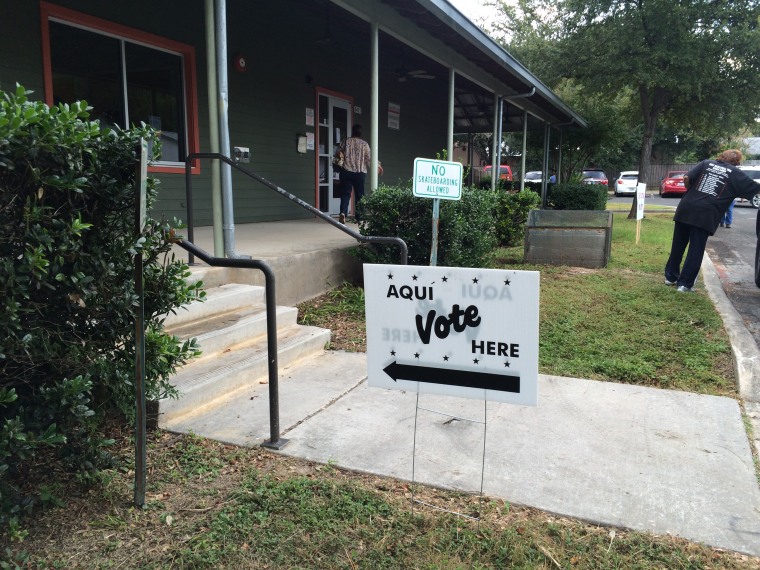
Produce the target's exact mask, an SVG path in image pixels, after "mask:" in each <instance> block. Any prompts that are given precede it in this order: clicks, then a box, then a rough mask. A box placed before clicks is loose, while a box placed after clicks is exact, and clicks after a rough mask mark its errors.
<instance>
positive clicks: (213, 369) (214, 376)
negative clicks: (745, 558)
mask: <svg viewBox="0 0 760 570" xmlns="http://www.w3.org/2000/svg"><path fill="white" fill-rule="evenodd" d="M329 341H330V331H329V330H327V329H321V328H318V327H305V326H300V325H294V326H289V327H285V328H282V329H280V330H278V331H277V360H278V366H279V367H280V368H283V369H284V368H285V367H286V366H288V365H290V364H292V363H294V362H296V361H298V360H299V359H302V358H305V357H307V356H312V355H314V354H317V353H319V352H320V351H322V350H323V349H324V347H325V345H326V344H327V343H328V342H329ZM268 370H269V367H268V358H267V339H266V336H260V337H258V339H257V340H256V341H255V342H254V343H253V344H250V345H242V346H238V347H235V350H227V351H224V352H221V353H218V354H216V355H212V356H210V357H207V358H203V357H201V358H199V359H196V360H194V361H192V362H190V363H189V364H187V365H186V366H183V367H182V368H181V369H180V370H179V371H178V372H177V373H176V374H175V375H174V376H173V377H172V384H173V385H174V386H175V387H176V388H177V390H178V391H179V392H180V398H179V399H178V400H171V399H164V400H161V401H160V402H159V425H161V426H163V425H165V422H168V421H170V420H173V419H174V418H178V417H181V416H183V415H186V414H189V413H195V412H196V411H197V410H198V409H200V408H203V407H204V406H208V405H210V404H211V403H212V402H214V401H215V400H217V399H219V398H222V397H225V396H227V395H228V394H229V393H230V392H233V391H235V390H239V389H241V388H245V387H251V386H255V385H256V384H258V383H260V382H261V381H266V379H267V375H268Z"/></svg>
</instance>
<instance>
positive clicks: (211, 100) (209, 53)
mask: <svg viewBox="0 0 760 570" xmlns="http://www.w3.org/2000/svg"><path fill="white" fill-rule="evenodd" d="M205 16H206V77H207V81H206V87H207V93H208V126H209V129H208V136H209V152H214V153H218V152H219V121H218V118H219V106H218V105H217V99H216V97H217V89H218V87H217V82H216V37H215V35H214V0H206V2H205ZM220 175H221V165H220V163H219V161H218V160H212V161H211V215H212V219H213V224H214V257H224V232H223V224H224V219H223V217H222V185H221V180H220Z"/></svg>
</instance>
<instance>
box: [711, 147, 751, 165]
mask: <svg viewBox="0 0 760 570" xmlns="http://www.w3.org/2000/svg"><path fill="white" fill-rule="evenodd" d="M743 158H744V157H743V156H742V151H740V150H736V149H735V148H729V149H728V150H724V151H723V152H721V153H720V154H719V155H718V156H717V160H720V161H721V162H727V163H728V164H733V165H734V166H738V165H739V164H741V163H742V159H743Z"/></svg>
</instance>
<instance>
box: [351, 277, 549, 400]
mask: <svg viewBox="0 0 760 570" xmlns="http://www.w3.org/2000/svg"><path fill="white" fill-rule="evenodd" d="M364 291H365V307H366V318H367V368H368V375H369V385H370V386H375V387H381V388H390V389H397V390H408V391H411V392H416V391H420V392H425V393H434V394H444V395H451V396H461V397H467V398H476V399H484V398H485V399H488V400H493V401H498V402H508V403H513V404H522V405H529V406H535V405H537V401H538V299H539V273H538V272H536V271H508V270H497V269H478V268H453V267H430V266H413V265H370V264H366V265H365V266H364Z"/></svg>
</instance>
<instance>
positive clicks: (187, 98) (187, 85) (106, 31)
mask: <svg viewBox="0 0 760 570" xmlns="http://www.w3.org/2000/svg"><path fill="white" fill-rule="evenodd" d="M51 20H52V21H55V22H59V23H62V24H66V25H70V26H74V27H77V28H81V29H84V30H87V31H90V32H93V33H96V34H102V35H106V36H110V37H113V38H116V39H118V40H123V41H128V42H131V43H135V44H138V45H142V46H145V47H148V48H152V49H158V50H161V51H165V52H168V53H172V54H176V55H178V56H180V57H181V58H182V71H183V75H184V77H183V93H182V95H183V97H184V107H185V109H184V120H185V137H186V139H187V145H186V146H187V154H188V155H190V154H192V153H196V152H199V150H200V136H199V132H198V98H197V79H196V74H195V48H194V47H192V46H190V45H188V44H184V43H181V42H177V41H174V40H169V39H167V38H164V37H161V36H157V35H155V34H151V33H148V32H144V31H142V30H137V29H134V28H130V27H128V26H123V25H121V24H116V23H114V22H110V21H108V20H103V19H101V18H97V17H95V16H90V15H89V14H84V13H82V12H77V11H76V10H71V9H69V8H64V7H62V6H57V5H55V4H50V3H49V2H44V1H41V2H40V27H41V31H42V68H43V76H44V84H45V102H46V103H47V104H48V105H50V106H52V105H53V71H52V62H51V54H50V27H49V23H50V21H51ZM194 163H195V164H194V166H192V167H191V172H192V174H199V173H200V162H199V161H197V160H196V161H194ZM148 170H149V171H150V172H157V173H168V174H181V173H184V171H185V166H184V164H178V163H161V162H158V163H156V164H154V165H152V166H150V167H149V168H148Z"/></svg>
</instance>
